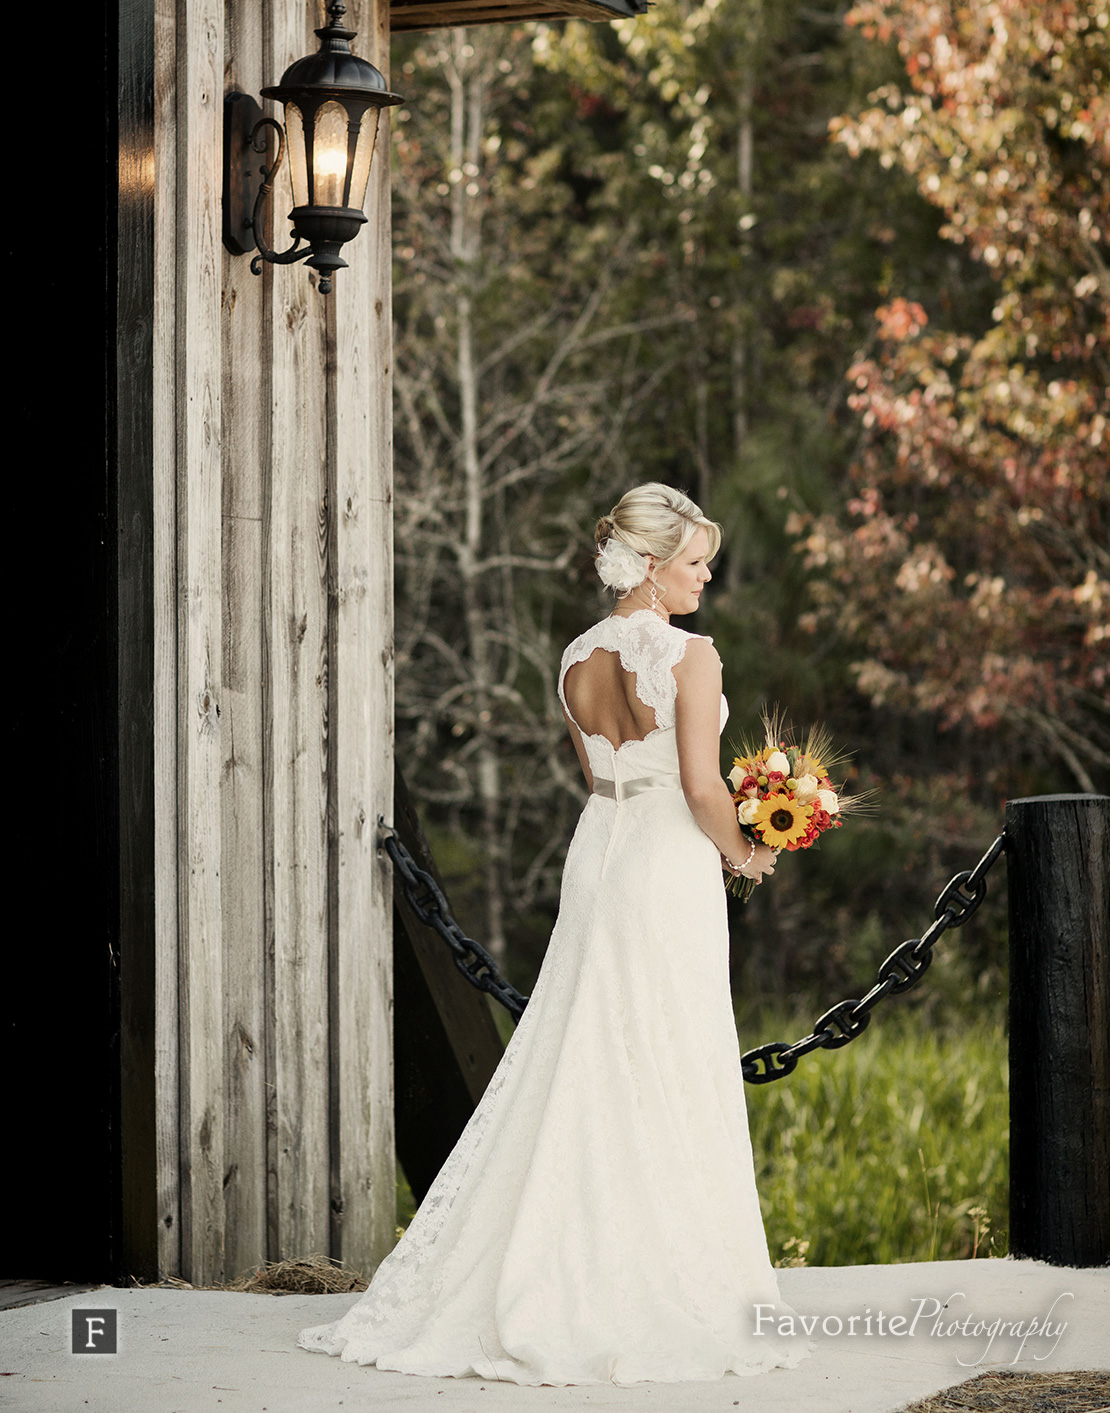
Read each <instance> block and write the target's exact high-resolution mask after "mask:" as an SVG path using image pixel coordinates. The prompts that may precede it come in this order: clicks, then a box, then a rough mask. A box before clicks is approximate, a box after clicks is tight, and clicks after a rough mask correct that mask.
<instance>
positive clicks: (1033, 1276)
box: [0, 1260, 1110, 1413]
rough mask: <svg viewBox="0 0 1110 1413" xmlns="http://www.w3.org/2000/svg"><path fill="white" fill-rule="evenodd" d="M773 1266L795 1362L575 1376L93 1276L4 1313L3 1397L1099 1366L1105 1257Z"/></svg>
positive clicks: (867, 1408)
mask: <svg viewBox="0 0 1110 1413" xmlns="http://www.w3.org/2000/svg"><path fill="white" fill-rule="evenodd" d="M780 1274H781V1277H782V1279H781V1289H782V1296H783V1299H784V1300H787V1301H789V1302H790V1303H791V1304H792V1305H793V1306H794V1307H795V1309H797V1310H798V1311H799V1312H800V1313H802V1314H804V1315H806V1316H808V1317H814V1316H816V1317H818V1318H817V1324H816V1328H815V1329H814V1338H815V1340H816V1345H817V1347H816V1351H815V1352H814V1353H813V1354H812V1355H811V1356H810V1357H809V1358H808V1359H806V1360H804V1361H803V1362H802V1363H801V1364H800V1365H799V1366H798V1367H797V1368H796V1369H791V1370H774V1371H773V1372H771V1373H769V1374H764V1375H760V1376H757V1377H754V1378H737V1377H736V1376H733V1375H730V1376H729V1377H727V1378H725V1379H722V1380H717V1381H714V1382H712V1383H699V1384H637V1385H633V1386H631V1387H617V1386H612V1385H587V1386H580V1387H577V1388H521V1387H519V1386H518V1385H516V1384H505V1383H501V1384H498V1383H494V1382H491V1381H489V1380H485V1379H432V1378H422V1377H416V1376H413V1375H408V1374H390V1373H382V1372H379V1371H378V1370H377V1369H374V1368H369V1367H368V1368H362V1367H360V1366H359V1365H357V1364H344V1363H343V1362H342V1361H341V1360H339V1359H329V1358H327V1357H325V1356H323V1355H320V1354H309V1353H308V1352H307V1351H305V1350H301V1349H298V1348H297V1347H296V1344H295V1340H296V1337H297V1333H298V1331H299V1330H300V1329H302V1328H303V1327H305V1326H307V1325H316V1324H323V1323H325V1322H327V1321H329V1320H333V1319H335V1318H337V1317H338V1316H339V1315H340V1314H342V1313H343V1312H344V1311H345V1310H347V1309H348V1308H349V1306H350V1305H352V1304H353V1303H354V1300H355V1299H356V1298H357V1297H354V1296H351V1295H310V1296H302V1295H287V1296H280V1297H275V1296H272V1295H238V1294H229V1293H224V1292H222V1291H218V1292H211V1291H176V1290H123V1289H116V1288H114V1287H111V1286H102V1287H100V1288H99V1289H97V1290H92V1291H87V1292H83V1293H81V1294H78V1295H67V1296H66V1297H64V1298H63V1299H58V1300H51V1301H45V1302H41V1303H39V1304H36V1305H29V1306H24V1307H22V1308H19V1309H15V1310H6V1311H2V1312H0V1407H3V1408H4V1409H19V1410H22V1409H27V1410H36V1413H37V1411H38V1410H44V1411H45V1410H48V1413H200V1410H204V1411H205V1413H319V1410H325V1409H327V1410H335V1409H343V1410H345V1413H350V1410H355V1409H404V1410H405V1413H430V1410H435V1413H495V1410H516V1409H523V1408H529V1409H539V1408H549V1409H568V1408H581V1409H589V1410H597V1413H601V1410H620V1413H624V1410H633V1413H639V1411H640V1410H647V1409H653V1410H655V1413H687V1410H689V1413H695V1410H696V1413H702V1410H710V1409H713V1410H717V1409H720V1410H722V1413H727V1410H730V1409H733V1408H737V1409H740V1410H742V1413H802V1411H803V1410H807V1409H810V1408H814V1409H820V1410H821V1413H893V1410H896V1409H899V1408H901V1407H903V1406H904V1405H905V1404H906V1403H907V1402H910V1401H912V1400H914V1399H918V1398H924V1397H926V1396H928V1395H930V1394H933V1393H936V1392H938V1391H939V1390H940V1389H942V1388H947V1387H949V1386H950V1385H952V1384H956V1383H960V1382H962V1381H963V1380H965V1379H970V1378H974V1377H975V1376H976V1375H977V1374H980V1373H983V1372H984V1371H985V1370H988V1369H999V1368H1009V1369H1015V1370H1045V1371H1062V1370H1071V1369H1110V1270H1107V1269H1105V1268H1103V1269H1100V1270H1095V1271H1089V1270H1088V1271H1075V1270H1066V1269H1061V1268H1059V1267H1052V1266H1045V1265H1042V1264H1040V1263H1038V1262H1034V1261H1009V1260H1002V1261H944V1262H933V1263H931V1264H921V1265H904V1266H839V1267H826V1268H820V1267H818V1268H814V1269H812V1270H810V1269H805V1270H788V1271H782V1272H781V1273H780ZM945 1304H947V1309H944V1310H940V1307H942V1306H944V1305H945ZM74 1309H78V1310H113V1309H114V1310H115V1311H116V1312H117V1322H118V1352H117V1353H116V1354H71V1353H70V1352H69V1350H70V1338H71V1336H70V1331H71V1327H72V1323H73V1320H72V1316H71V1313H70V1312H71V1311H72V1310H74ZM938 1310H940V1314H939V1316H938ZM880 1312H881V1313H882V1323H881V1326H880V1324H879V1319H878V1317H879V1313H880ZM763 1313H764V1314H766V1313H767V1312H763ZM868 1316H870V1321H871V1323H870V1333H868V1325H867V1319H868ZM891 1316H895V1317H898V1316H901V1317H902V1319H903V1321H904V1323H902V1324H901V1325H899V1324H898V1320H897V1319H895V1331H894V1333H891V1331H890V1328H889V1323H888V1322H889V1321H890V1318H891ZM853 1317H854V1320H853ZM915 1317H916V1320H915ZM1003 1321H1004V1322H1010V1323H1013V1322H1017V1321H1024V1322H1026V1325H1028V1322H1030V1321H1036V1323H1037V1328H1038V1330H1043V1329H1044V1327H1045V1323H1046V1321H1047V1324H1048V1330H1047V1333H1036V1334H1034V1335H1033V1336H1032V1337H1031V1338H1028V1339H1027V1340H1025V1341H1024V1342H1023V1340H1022V1339H1021V1338H1017V1337H1014V1335H1013V1334H1012V1333H1011V1332H1010V1331H1009V1330H1008V1329H1000V1330H998V1332H997V1333H996V1335H995V1338H994V1340H993V1342H992V1341H991V1339H990V1338H989V1335H988V1333H987V1331H988V1328H989V1327H990V1326H991V1325H993V1324H995V1322H1003ZM1061 1327H1062V1328H1061ZM880 1328H881V1331H882V1332H881V1333H880Z"/></svg>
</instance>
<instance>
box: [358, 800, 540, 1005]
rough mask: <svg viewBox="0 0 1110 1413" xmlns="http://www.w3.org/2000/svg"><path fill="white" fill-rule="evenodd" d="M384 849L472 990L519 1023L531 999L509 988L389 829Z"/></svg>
mask: <svg viewBox="0 0 1110 1413" xmlns="http://www.w3.org/2000/svg"><path fill="white" fill-rule="evenodd" d="M381 839H382V847H383V848H384V849H385V851H386V853H387V854H388V855H389V857H390V858H391V859H392V860H393V866H394V868H396V870H397V872H398V873H399V874H400V875H401V884H402V887H403V888H404V892H405V899H406V901H407V902H408V905H409V907H410V908H411V909H412V910H413V912H414V913H415V914H416V916H417V917H418V918H419V919H420V921H421V922H423V923H425V924H427V926H428V927H434V928H435V930H436V931H437V932H438V933H439V935H440V936H441V937H442V938H443V940H444V941H445V942H446V943H447V945H448V947H450V948H451V955H452V957H453V958H454V961H455V965H456V966H457V967H458V969H459V970H460V971H461V972H462V974H463V976H465V977H466V979H467V981H469V982H470V984H471V985H472V986H477V987H478V989H479V990H480V991H488V992H489V994H490V995H491V996H492V997H494V999H495V1000H497V1001H500V1002H501V1004H502V1005H503V1006H504V1007H505V1009H506V1010H507V1011H508V1012H509V1014H510V1015H511V1016H512V1018H513V1020H515V1021H519V1020H520V1018H521V1016H522V1015H523V1014H524V1008H525V1006H526V1005H527V1004H528V997H527V996H522V995H521V994H520V992H519V991H517V990H516V988H515V987H512V986H510V985H509V983H508V982H507V981H506V980H505V978H504V977H503V976H502V975H501V973H500V972H499V971H498V969H497V963H496V962H495V961H494V960H493V958H492V957H491V956H490V954H489V953H488V952H487V951H486V949H485V948H484V947H483V946H482V945H481V944H480V943H478V942H475V941H474V939H473V938H472V937H468V936H467V935H466V933H465V932H464V931H463V930H462V928H461V927H460V926H459V924H458V923H457V922H456V921H455V919H454V918H453V917H452V916H451V911H450V909H449V908H448V906H447V899H446V898H445V897H444V896H443V890H442V889H441V888H440V886H439V884H438V883H437V882H436V881H435V879H434V878H433V877H432V875H431V874H430V873H428V872H426V871H425V870H424V869H422V868H421V867H420V866H419V864H417V862H416V860H415V859H414V858H413V856H412V855H411V854H410V853H409V851H408V850H407V849H406V848H405V846H404V844H402V843H401V841H400V839H399V838H398V837H397V834H396V832H395V831H394V830H392V829H390V827H389V826H388V825H383V826H382V829H381Z"/></svg>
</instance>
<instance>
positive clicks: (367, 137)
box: [347, 108, 382, 211]
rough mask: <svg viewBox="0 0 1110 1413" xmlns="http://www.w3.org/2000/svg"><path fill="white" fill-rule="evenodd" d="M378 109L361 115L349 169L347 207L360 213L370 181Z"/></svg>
mask: <svg viewBox="0 0 1110 1413" xmlns="http://www.w3.org/2000/svg"><path fill="white" fill-rule="evenodd" d="M381 115H382V110H381V109H380V108H367V110H366V112H365V113H363V115H362V123H361V125H360V127H359V130H358V146H357V147H356V148H355V160H354V166H353V167H352V168H351V195H350V199H349V201H348V202H347V204H348V206H351V207H353V208H355V209H356V210H359V211H361V210H362V208H363V207H364V206H365V205H366V183H367V182H368V181H369V180H370V162H371V160H372V159H373V156H374V143H375V141H376V140H377V136H378V120H379V119H380V117H381Z"/></svg>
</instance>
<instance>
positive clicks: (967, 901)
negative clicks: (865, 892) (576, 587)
mask: <svg viewBox="0 0 1110 1413" xmlns="http://www.w3.org/2000/svg"><path fill="white" fill-rule="evenodd" d="M381 838H382V846H383V848H384V849H385V851H386V853H387V854H388V855H389V857H390V858H391V859H392V860H393V865H394V867H395V868H396V870H397V872H398V873H399V874H400V876H401V886H402V888H403V890H404V894H405V898H406V900H407V901H408V904H409V907H410V908H412V910H413V912H414V913H415V914H416V916H417V917H418V918H419V919H420V921H421V922H423V923H425V924H426V925H427V926H428V927H432V928H434V929H435V930H436V932H438V933H439V935H440V937H442V938H443V940H444V942H446V943H447V945H448V947H450V949H451V954H452V956H453V958H454V961H455V965H456V966H457V967H458V969H459V970H460V971H461V972H462V974H463V976H465V977H466V979H467V980H468V981H469V982H470V983H471V985H472V986H477V987H478V988H479V990H481V991H486V992H488V993H489V995H491V996H492V997H494V999H495V1000H497V1001H500V1003H501V1004H502V1005H503V1006H504V1007H505V1009H506V1010H507V1011H508V1012H509V1014H510V1015H511V1016H512V1018H513V1020H514V1021H519V1020H520V1018H521V1016H522V1015H523V1014H524V1008H525V1006H527V1004H528V997H527V996H522V995H521V994H520V992H519V991H517V990H516V989H515V988H514V987H512V986H510V985H509V983H508V982H507V981H506V980H505V978H504V977H503V976H502V975H501V973H500V971H498V969H497V963H496V962H495V961H494V960H493V958H492V957H491V956H490V954H489V953H488V952H487V951H486V949H485V948H484V947H483V946H481V945H480V944H479V943H477V942H475V941H474V939H473V938H472V937H467V935H466V933H465V932H464V931H463V930H462V928H461V927H460V926H459V924H458V923H457V922H456V921H455V919H454V918H453V917H452V916H451V911H450V909H449V908H448V906H447V899H446V898H445V897H444V896H443V892H442V890H441V889H440V887H439V884H438V883H436V881H435V879H434V878H433V877H432V875H431V874H430V873H427V872H426V871H425V870H424V869H422V868H420V867H419V866H418V865H417V863H416V860H415V859H414V858H413V857H412V855H411V854H410V853H409V851H408V850H407V849H406V848H405V846H404V844H402V843H401V840H400V839H399V838H398V836H397V833H396V831H395V830H393V829H391V828H390V827H389V826H388V825H386V824H382V825H381ZM1005 847H1006V835H1005V833H1002V834H1000V835H999V836H998V838H997V839H996V840H995V841H994V843H993V844H992V845H991V846H990V848H989V849H988V850H987V852H986V853H985V854H984V855H983V857H982V858H981V859H980V860H979V862H978V863H977V864H976V865H975V867H974V868H972V869H967V870H965V871H964V872H963V873H957V874H956V876H955V877H954V878H952V879H950V880H949V882H948V883H946V884H945V886H944V888H943V889H941V893H940V897H939V898H938V899H937V901H936V906H935V908H934V909H933V921H932V923H930V925H929V927H928V928H926V930H925V931H924V932H923V933H922V934H921V936H920V937H911V938H909V940H908V941H906V942H902V943H900V944H899V945H898V946H897V947H895V949H894V951H893V952H891V954H890V956H889V957H887V958H886V959H885V961H884V962H883V963H882V964H881V966H880V967H879V979H878V981H877V982H876V983H875V985H874V986H872V988H871V990H870V991H868V992H867V994H866V995H865V996H863V997H861V998H860V999H858V1000H857V999H855V998H854V997H852V998H850V999H848V1000H846V1001H838V1002H837V1003H836V1005H835V1006H830V1007H829V1009H828V1010H827V1011H826V1012H825V1013H824V1015H823V1016H820V1017H819V1018H818V1019H817V1020H816V1021H815V1022H814V1024H813V1030H812V1031H811V1032H810V1034H809V1035H807V1036H804V1037H803V1038H802V1039H801V1040H795V1042H794V1043H793V1045H788V1044H787V1043H786V1041H784V1040H772V1041H771V1042H770V1043H769V1044H767V1045H759V1046H757V1047H756V1048H755V1049H754V1050H746V1051H745V1052H744V1054H743V1055H742V1056H741V1060H740V1064H741V1068H742V1070H743V1072H744V1078H745V1079H746V1080H747V1081H748V1083H749V1084H770V1083H771V1082H772V1081H773V1080H776V1079H784V1078H785V1077H786V1076H787V1075H788V1074H791V1073H792V1072H793V1071H794V1069H795V1068H796V1067H797V1064H798V1061H799V1060H800V1059H801V1058H802V1056H803V1055H808V1054H809V1053H810V1052H811V1051H812V1050H838V1049H839V1048H840V1047H841V1046H842V1045H847V1044H848V1043H849V1042H850V1041H852V1040H855V1038H856V1036H857V1035H862V1034H863V1032H864V1031H865V1030H866V1029H867V1027H868V1025H869V1024H870V1022H871V1010H872V1008H873V1007H874V1006H877V1005H878V1003H879V1002H880V1001H882V1000H883V999H885V997H887V996H900V995H902V993H903V992H904V991H909V990H910V989H911V987H914V986H916V985H917V983H918V982H919V981H920V980H921V978H922V977H923V976H924V975H925V973H926V972H927V971H928V970H929V966H930V964H931V962H932V960H933V947H934V946H935V945H936V943H937V942H938V941H939V939H940V938H941V936H943V934H944V933H945V932H946V931H947V930H948V928H950V927H962V926H963V925H964V923H965V922H966V921H967V920H968V918H969V917H971V915H972V913H974V912H975V911H976V910H977V909H978V908H979V906H980V905H981V904H982V902H983V899H984V898H985V897H986V896H987V882H986V878H987V874H988V873H989V872H990V871H991V869H992V868H993V867H994V865H995V863H996V862H997V860H998V858H999V857H1000V856H1001V854H1002V852H1003V850H1004V849H1005Z"/></svg>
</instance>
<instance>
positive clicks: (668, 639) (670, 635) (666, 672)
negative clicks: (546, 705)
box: [559, 608, 728, 778]
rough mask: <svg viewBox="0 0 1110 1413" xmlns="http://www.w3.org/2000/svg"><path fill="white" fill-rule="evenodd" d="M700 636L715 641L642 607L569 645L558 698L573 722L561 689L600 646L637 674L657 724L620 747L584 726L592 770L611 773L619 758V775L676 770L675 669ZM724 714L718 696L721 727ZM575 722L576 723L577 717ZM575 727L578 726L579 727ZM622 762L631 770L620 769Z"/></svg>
mask: <svg viewBox="0 0 1110 1413" xmlns="http://www.w3.org/2000/svg"><path fill="white" fill-rule="evenodd" d="M699 637H703V638H704V641H705V642H707V643H712V641H713V639H712V638H710V637H708V636H706V635H704V634H699V633H688V632H686V630H685V629H684V628H676V627H673V626H672V625H671V624H669V623H666V622H664V620H663V619H662V618H660V617H659V615H658V614H657V613H653V612H652V611H651V609H650V608H644V609H639V610H638V611H637V612H635V613H630V614H628V615H626V616H619V615H613V616H610V617H609V618H603V619H602V620H601V622H600V623H595V624H594V625H593V627H592V628H587V629H586V631H585V632H584V633H582V634H580V635H579V637H577V638H575V639H574V641H573V642H572V643H570V644H569V645H568V647H567V649H566V651H565V652H564V653H563V660H562V663H561V664H560V666H559V700H560V701H561V702H562V704H563V708H564V710H565V711H566V713H567V715H568V716H569V717H570V719H571V720H572V721H574V716H573V714H572V712H571V710H570V707H569V706H567V699H566V695H565V693H564V690H563V687H564V682H565V679H566V675H567V672H568V671H569V670H570V669H571V668H572V667H573V666H574V664H575V663H577V662H585V661H586V659H587V658H588V657H589V656H590V654H591V653H593V652H595V651H596V650H597V649H598V648H602V649H604V650H605V651H606V652H615V653H617V654H619V656H620V660H621V666H622V667H623V668H624V670H625V671H626V672H631V673H634V674H635V678H636V683H635V690H636V696H637V697H638V698H639V699H640V701H641V702H643V703H644V705H645V706H649V707H651V709H652V710H653V711H654V712H655V729H654V730H652V731H649V732H648V734H647V735H646V736H645V737H643V739H642V740H632V741H625V742H624V743H623V745H621V746H616V747H615V746H614V745H613V744H612V742H611V741H609V740H608V739H607V738H606V737H605V736H603V735H600V734H593V735H591V734H589V733H588V732H585V731H582V739H583V741H584V742H585V745H586V752H587V755H588V756H589V759H590V769H591V770H592V771H593V772H594V774H595V775H597V774H598V773H600V774H601V775H603V776H606V777H608V778H614V777H615V775H616V773H617V771H616V763H617V760H618V759H619V760H620V762H621V765H622V771H621V773H622V774H628V773H629V770H630V771H631V774H633V775H635V774H637V773H644V774H647V773H649V772H650V771H653V770H677V769H678V750H677V747H676V744H675V738H674V722H675V698H676V697H677V695H678V683H677V682H676V681H675V675H674V671H673V669H674V667H675V665H676V664H677V663H679V662H681V661H682V657H683V655H684V654H685V652H686V646H687V644H688V643H690V642H692V641H693V639H695V638H699ZM727 719H728V703H727V702H726V701H725V698H724V696H723V695H722V697H721V722H720V729H721V730H722V731H723V730H724V725H725V721H726V720H727ZM575 725H576V726H577V725H578V723H577V722H575ZM578 729H579V730H580V731H581V730H582V728H581V727H579V728H578ZM625 766H627V767H629V770H626V769H624V767H625Z"/></svg>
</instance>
